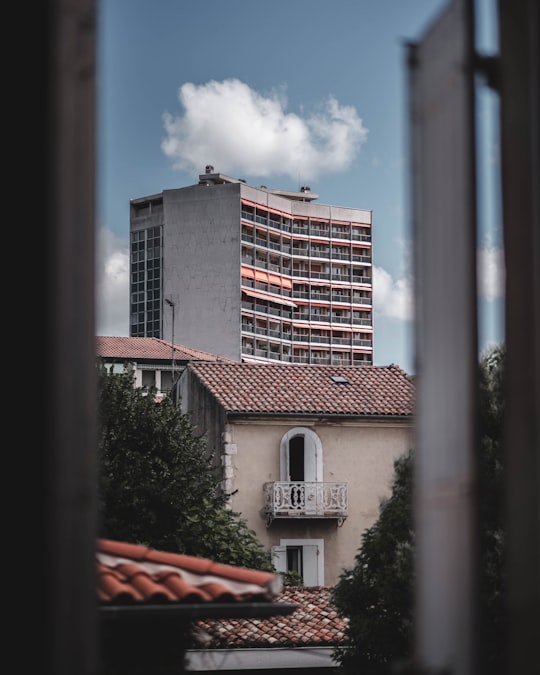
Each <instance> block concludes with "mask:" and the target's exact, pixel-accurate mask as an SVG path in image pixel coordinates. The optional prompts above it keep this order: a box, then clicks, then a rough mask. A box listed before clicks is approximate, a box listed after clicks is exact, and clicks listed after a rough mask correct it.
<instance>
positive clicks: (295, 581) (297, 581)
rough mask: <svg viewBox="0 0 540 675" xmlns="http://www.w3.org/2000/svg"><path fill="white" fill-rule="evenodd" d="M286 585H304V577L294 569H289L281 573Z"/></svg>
mask: <svg viewBox="0 0 540 675" xmlns="http://www.w3.org/2000/svg"><path fill="white" fill-rule="evenodd" d="M279 575H280V577H281V579H282V581H283V585H284V586H303V585H304V579H303V578H302V575H301V574H299V573H298V572H295V571H294V570H289V571H288V572H280V573H279Z"/></svg>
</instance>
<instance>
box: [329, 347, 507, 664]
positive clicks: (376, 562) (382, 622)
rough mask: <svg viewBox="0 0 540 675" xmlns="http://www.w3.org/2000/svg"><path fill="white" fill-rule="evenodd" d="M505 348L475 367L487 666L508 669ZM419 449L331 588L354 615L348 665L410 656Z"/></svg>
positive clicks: (400, 466)
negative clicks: (503, 496)
mask: <svg viewBox="0 0 540 675" xmlns="http://www.w3.org/2000/svg"><path fill="white" fill-rule="evenodd" d="M504 365H505V349H504V346H502V345H498V346H495V347H491V348H490V349H488V350H487V351H486V352H485V353H484V354H483V355H482V357H481V359H480V362H479V368H478V394H479V430H480V452H479V457H480V470H479V474H480V476H479V491H480V494H481V499H480V505H479V506H480V509H479V511H480V512H479V521H480V531H481V544H480V550H481V574H480V576H481V580H480V583H481V598H482V600H481V607H480V612H481V625H482V630H483V633H482V635H481V636H480V638H481V640H482V644H483V653H484V656H483V660H484V663H485V664H486V666H487V667H488V668H489V670H490V672H491V673H492V674H493V675H495V674H496V673H501V672H504V666H505V659H504V649H505V640H504V608H503V589H504V573H503V554H504V530H503V514H502V509H501V503H502V499H501V482H502V471H503V456H502V430H503V419H504V372H505V370H504ZM413 478H414V450H413V449H411V450H410V451H409V452H408V453H406V454H405V455H403V456H402V457H401V458H399V459H398V460H397V461H396V462H395V464H394V478H393V483H392V492H391V496H390V497H389V498H387V499H385V500H383V501H381V504H380V509H379V517H378V520H377V521H376V523H375V524H374V525H373V526H372V527H371V528H369V529H368V530H366V531H365V532H364V534H363V535H362V540H361V545H360V548H359V550H358V552H357V555H356V557H355V564H354V567H353V568H352V569H346V570H344V572H343V573H342V575H341V576H340V579H339V581H338V583H337V584H336V586H335V587H334V589H333V592H332V596H333V601H334V604H335V605H336V607H337V610H338V612H339V613H340V614H341V615H342V616H345V617H347V618H348V619H349V625H348V629H347V637H348V639H349V646H348V647H347V648H336V650H335V651H334V656H335V658H336V660H337V662H338V663H339V664H340V665H341V666H342V667H343V669H344V670H346V671H349V672H364V673H366V674H367V675H371V674H375V673H390V672H394V668H395V666H396V664H398V663H400V662H407V661H410V659H411V657H412V654H413V648H414V645H413V638H414V636H413V630H414V619H413V612H414V576H415V574H414V544H415V536H414V521H413V517H414V513H413V505H412V504H413V486H414V481H413Z"/></svg>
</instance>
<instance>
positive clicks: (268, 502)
mask: <svg viewBox="0 0 540 675" xmlns="http://www.w3.org/2000/svg"><path fill="white" fill-rule="evenodd" d="M263 490H264V496H265V504H264V508H263V513H264V515H265V517H266V525H267V527H268V526H270V525H271V523H272V521H273V520H274V518H334V519H336V520H337V521H338V523H337V524H338V526H341V525H342V524H343V521H344V520H345V518H347V509H348V484H347V483H325V482H319V483H310V482H304V481H295V482H283V481H274V482H270V483H265V484H264V485H263Z"/></svg>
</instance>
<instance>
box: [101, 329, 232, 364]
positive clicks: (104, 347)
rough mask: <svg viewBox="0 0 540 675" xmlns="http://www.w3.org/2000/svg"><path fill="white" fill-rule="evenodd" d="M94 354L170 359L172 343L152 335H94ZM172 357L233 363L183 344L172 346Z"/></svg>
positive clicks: (111, 356)
mask: <svg viewBox="0 0 540 675" xmlns="http://www.w3.org/2000/svg"><path fill="white" fill-rule="evenodd" d="M96 354H97V356H100V357H103V358H111V359H112V358H114V359H149V360H152V359H153V360H165V361H167V360H168V361H171V360H172V343H171V342H167V340H160V339H159V338H153V337H148V338H146V337H113V336H108V335H98V336H97V337H96ZM174 358H175V359H176V360H177V361H192V360H194V359H195V360H200V361H223V362H225V363H229V362H231V363H234V362H233V361H230V360H229V359H225V358H223V357H221V356H216V355H215V354H210V353H208V352H203V351H201V350H200V349H192V348H191V347H184V346H183V345H176V344H175V346H174Z"/></svg>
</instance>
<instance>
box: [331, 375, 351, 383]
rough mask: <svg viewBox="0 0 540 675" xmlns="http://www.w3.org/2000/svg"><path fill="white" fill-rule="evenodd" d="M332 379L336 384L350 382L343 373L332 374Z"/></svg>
mask: <svg viewBox="0 0 540 675" xmlns="http://www.w3.org/2000/svg"><path fill="white" fill-rule="evenodd" d="M330 379H331V380H332V381H333V382H335V383H336V384H349V380H348V379H347V378H346V377H343V375H332V376H331V378H330Z"/></svg>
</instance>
